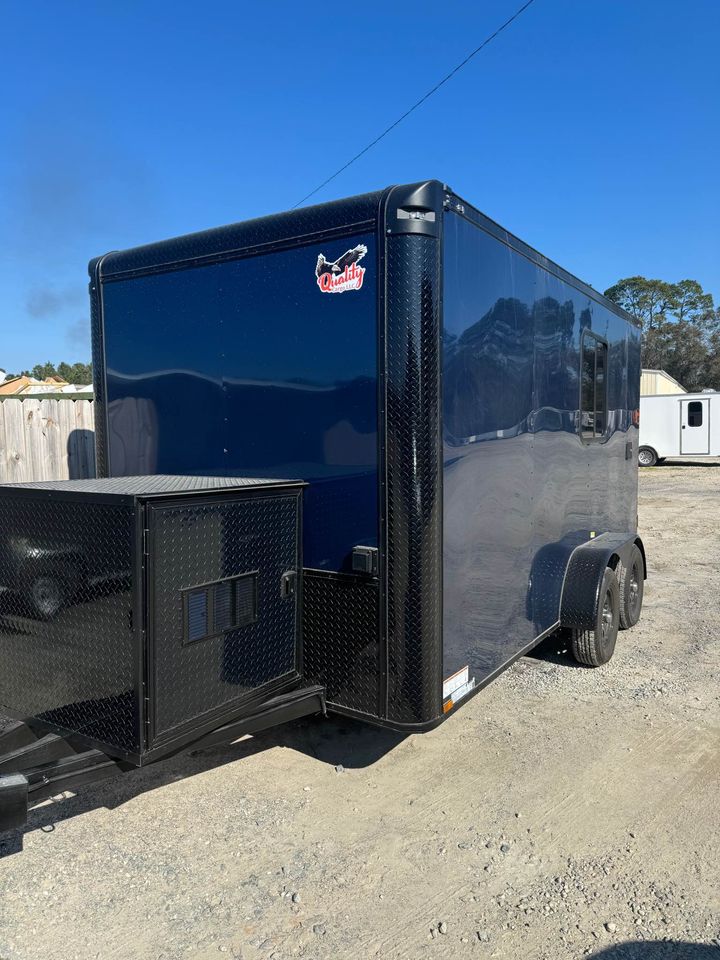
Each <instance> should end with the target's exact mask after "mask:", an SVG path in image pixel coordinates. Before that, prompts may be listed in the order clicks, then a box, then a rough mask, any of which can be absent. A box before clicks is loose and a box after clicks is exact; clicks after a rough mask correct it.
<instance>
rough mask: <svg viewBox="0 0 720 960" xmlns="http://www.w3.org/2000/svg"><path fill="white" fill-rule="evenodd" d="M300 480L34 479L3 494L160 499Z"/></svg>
mask: <svg viewBox="0 0 720 960" xmlns="http://www.w3.org/2000/svg"><path fill="white" fill-rule="evenodd" d="M293 482H296V481H292V480H277V479H275V480H273V479H266V478H261V477H182V476H175V475H166V474H161V473H158V474H151V475H149V476H143V477H102V478H99V479H86V480H33V481H29V482H28V483H6V484H2V485H0V491H2V490H4V489H7V488H17V487H21V488H23V489H25V490H48V491H55V492H58V493H78V494H87V493H92V494H100V495H104V496H109V497H112V496H123V497H140V498H143V497H148V498H149V497H160V496H164V495H165V494H176V493H202V492H203V491H205V490H207V491H210V490H228V491H229V490H232V489H242V490H247V489H249V488H250V489H251V488H254V487H258V488H262V487H278V486H283V485H285V484H288V483H293Z"/></svg>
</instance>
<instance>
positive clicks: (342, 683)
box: [303, 570, 380, 716]
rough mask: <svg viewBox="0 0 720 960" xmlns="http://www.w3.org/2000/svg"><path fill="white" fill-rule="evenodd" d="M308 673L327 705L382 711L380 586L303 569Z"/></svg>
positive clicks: (355, 578)
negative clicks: (323, 689)
mask: <svg viewBox="0 0 720 960" xmlns="http://www.w3.org/2000/svg"><path fill="white" fill-rule="evenodd" d="M303 581H304V586H303V645H304V669H305V677H306V679H307V680H308V681H309V682H312V683H322V684H324V685H325V687H326V699H327V702H328V704H333V705H336V706H341V707H348V708H350V709H353V710H358V711H361V712H362V713H368V714H371V715H372V716H379V715H380V676H379V659H378V639H379V618H378V585H377V583H376V582H375V581H368V580H363V579H361V578H360V577H356V576H348V575H343V574H328V573H323V572H317V571H313V570H305V571H304V573H303Z"/></svg>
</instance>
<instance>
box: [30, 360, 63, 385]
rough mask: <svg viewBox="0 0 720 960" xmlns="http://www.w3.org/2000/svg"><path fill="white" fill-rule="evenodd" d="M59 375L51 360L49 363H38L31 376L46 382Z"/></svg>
mask: <svg viewBox="0 0 720 960" xmlns="http://www.w3.org/2000/svg"><path fill="white" fill-rule="evenodd" d="M57 375H58V372H57V370H56V369H55V364H54V363H50V361H49V360H48V362H47V363H36V364H35V366H34V367H33V368H32V374H31V376H33V377H35V379H36V380H46V379H47V378H48V377H56V376H57Z"/></svg>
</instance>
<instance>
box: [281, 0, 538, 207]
mask: <svg viewBox="0 0 720 960" xmlns="http://www.w3.org/2000/svg"><path fill="white" fill-rule="evenodd" d="M534 2H535V0H527V3H524V4H523V5H522V6H521V7H520V8H519V9H518V10H516V11H515V13H514V14H513V15H512V16H511V17H510V18H509V19H508V20H506V21H505V23H503V24H502V25H501V26H499V27H498V28H497V30H496V31H495V32H494V33H491V34H490V36H489V37H486V38H485V39H484V40H483V42H482V43H481V44H480V46H479V47H475V49H474V50H473V51H472V53H469V54H468V55H467V56H466V57H465V59H464V60H463V61H462V62H461V63H458V65H457V66H456V67H453V69H452V70H451V71H450V73H448V74H447V75H446V76H444V77H443V78H442V80H440V81H439V82H438V83H436V84H435V86H434V87H433V88H432V89H431V90H428V92H427V93H426V94H424V95H423V96H422V97H420V99H419V100H418V101H417V103H414V104H413V105H412V106H411V107H410V108H409V109H408V110H406V111H405V113H403V114H402V116H399V117H398V118H397V120H394V121H393V122H392V123H391V124H390V126H389V127H386V129H385V130H383V132H382V133H381V134H379V136H377V137H375V139H374V140H371V141H370V143H368V145H367V146H365V147H363V148H362V150H361V151H360V152H359V153H356V154H355V156H354V157H351V158H350V159H349V160H348V162H347V163H344V164H343V165H342V167H340V168H339V169H337V170H336V171H335V173H333V174H332V175H331V176H329V177H328V178H327V180H323V182H322V183H320V184H318V186H317V187H315V189H314V190H311V191H310V193H308V194H306V196H304V197H303V198H302V200H298V202H297V203H296V204H295V205H294V206H293V207H292V209H293V210H295V209H296V208H297V207H299V206H300V204H301V203H305V201H306V200H309V199H310V197H313V196H315V194H316V193H318V192H319V191H320V190H322V188H323V187H326V186H327V185H328V184H329V183H330V182H331V181H332V180H334V179H335V178H336V177H339V176H340V174H341V173H342V172H343V171H344V170H347V168H348V167H349V166H352V164H353V163H355V161H356V160H359V159H360V157H362V156H363V155H364V154H366V153H367V152H368V150H372V148H373V147H374V146H376V144H378V143H380V141H381V140H382V139H383V138H384V137H386V136H387V135H388V134H389V133H390V132H391V131H392V130H394V129H395V127H397V126H398V125H399V124H401V123H402V122H403V120H405V119H406V118H407V117H409V116H410V114H411V113H413V112H414V111H415V110H417V109H418V107H421V106H422V105H423V104H424V103H425V101H426V100H429V99H430V97H431V96H432V95H433V94H434V93H437V91H438V90H439V89H440V87H442V86H443V84H445V83H447V82H448V80H452V78H453V77H454V76H455V74H456V73H458V71H460V70H462V68H463V67H464V66H466V65H467V64H468V63H469V62H470V61H471V60H472V58H473V57H475V56H477V54H478V53H480V51H481V50H482V49H483V48H484V47H486V46H487V45H488V44H489V43H492V41H493V40H494V39H495V38H496V37H498V36H499V35H500V34H501V33H502V32H503V30H505V29H506V28H507V27H509V26H510V24H511V23H512V22H513V21H514V20H517V18H518V17H519V16H520V15H521V14H522V13H524V12H525V11H526V10H527V8H528V7H529V6H530V5H531V4H533V3H534Z"/></svg>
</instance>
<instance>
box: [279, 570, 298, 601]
mask: <svg viewBox="0 0 720 960" xmlns="http://www.w3.org/2000/svg"><path fill="white" fill-rule="evenodd" d="M296 582H297V574H296V573H295V571H294V570H288V571H287V572H286V573H284V574H283V575H282V576H281V577H280V596H281V597H294V596H295V584H296Z"/></svg>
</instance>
